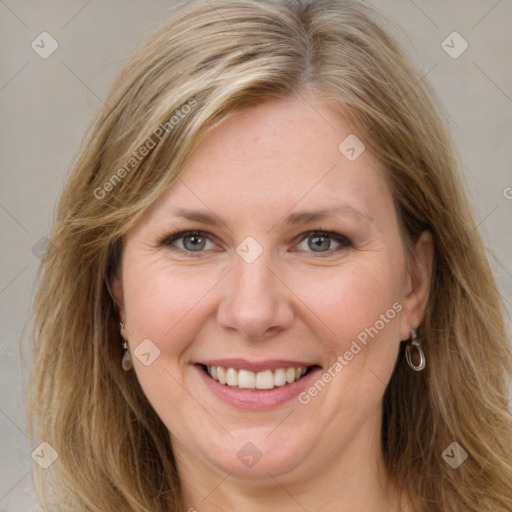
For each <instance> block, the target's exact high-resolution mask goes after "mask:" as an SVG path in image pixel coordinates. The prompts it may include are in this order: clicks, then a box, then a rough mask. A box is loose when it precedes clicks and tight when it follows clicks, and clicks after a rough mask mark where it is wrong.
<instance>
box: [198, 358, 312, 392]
mask: <svg viewBox="0 0 512 512" xmlns="http://www.w3.org/2000/svg"><path fill="white" fill-rule="evenodd" d="M200 366H201V367H202V368H203V371H204V372H205V373H206V374H207V375H209V376H210V377H211V378H212V379H213V380H215V381H217V382H218V383H220V384H223V385H225V386H227V387H231V388H235V389H240V390H244V391H258V390H266V391H268V390H272V389H274V388H278V387H284V386H288V385H290V384H293V383H294V382H297V381H298V380H300V379H302V378H303V377H304V375H306V374H308V373H309V372H310V371H312V370H313V369H314V368H318V366H317V365H314V366H308V367H306V366H299V367H295V368H276V369H274V370H263V371H260V372H253V371H251V370H244V369H236V368H227V367H224V366H207V365H204V364H201V365H200Z"/></svg>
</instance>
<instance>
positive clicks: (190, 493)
mask: <svg viewBox="0 0 512 512" xmlns="http://www.w3.org/2000/svg"><path fill="white" fill-rule="evenodd" d="M379 427H380V424H379ZM372 432H373V435H372ZM375 432H377V433H379V432H380V428H379V429H378V430H377V431H376V429H375V424H373V425H372V424H370V423H368V424H366V425H363V427H362V428H361V430H360V431H359V432H358V434H357V435H356V436H355V437H354V438H353V439H352V440H350V441H349V442H347V443H345V445H344V446H343V449H342V450H341V451H335V450H333V453H332V456H331V457H330V458H329V460H327V461H326V460H322V461H321V462H322V463H321V464H318V465H315V464H314V463H311V464H306V463H305V462H304V463H303V464H302V465H301V467H297V468H294V469H293V470H292V471H290V472H287V473H283V474H272V473H271V472H270V471H266V472H265V474H260V475H259V476H258V477H256V478H247V476H240V475H238V474H236V473H235V472H226V471H222V470H220V469H219V468H214V467H212V466H210V465H209V464H208V465H207V464H205V463H204V462H203V461H200V460H198V459H197V458H195V457H194V456H193V455H192V454H191V453H190V452H188V451H187V450H186V449H184V447H183V446H182V445H180V443H179V442H177V439H175V438H172V443H173V451H174V453H175V460H176V464H177V467H178V473H179V477H180V482H181V486H182V496H183V505H184V510H187V511H191V512H193V511H194V510H197V511H198V512H224V511H226V512H227V511H231V510H244V512H261V510H279V511H280V512H297V511H298V510H301V509H302V510H322V511H324V512H330V511H332V512H334V511H336V512H349V511H350V512H354V511H363V510H364V511H365V512H367V511H370V512H381V511H383V510H386V511H388V512H408V511H409V510H410V509H409V508H408V507H409V504H408V503H407V501H408V500H407V499H406V498H405V497H404V496H402V495H401V493H400V492H399V491H398V490H397V488H396V487H395V486H394V485H393V484H392V482H391V481H390V479H389V478H388V476H387V475H386V473H385V470H384V466H383V458H382V452H381V449H380V436H379V435H375ZM399 498H401V499H402V501H401V502H400V500H399Z"/></svg>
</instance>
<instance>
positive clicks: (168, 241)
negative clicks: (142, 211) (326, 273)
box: [158, 228, 354, 257]
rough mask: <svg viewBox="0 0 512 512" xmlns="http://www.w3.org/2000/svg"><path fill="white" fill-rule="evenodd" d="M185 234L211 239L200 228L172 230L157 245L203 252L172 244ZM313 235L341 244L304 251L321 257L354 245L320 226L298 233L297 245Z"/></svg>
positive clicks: (197, 252)
mask: <svg viewBox="0 0 512 512" xmlns="http://www.w3.org/2000/svg"><path fill="white" fill-rule="evenodd" d="M187 236H200V237H205V238H207V239H208V240H210V241H212V239H211V238H210V236H209V233H207V232H206V231H201V230H186V231H174V232H171V233H167V234H165V235H164V236H163V237H162V238H161V239H160V240H159V242H158V246H159V247H164V246H166V247H168V248H172V249H173V250H178V251H180V252H182V253H185V254H186V255H187V256H189V257H197V256H199V255H200V254H201V253H203V252H205V251H186V250H184V249H181V248H178V247H176V246H174V245H173V243H174V242H176V241H177V240H180V239H181V238H186V237H187ZM313 236H319V237H325V238H330V239H332V240H335V241H336V242H338V243H339V244H341V247H338V248H337V249H329V250H327V251H321V252H318V253H315V252H314V251H306V252H310V253H311V254H316V255H319V257H322V255H327V256H329V255H331V254H332V253H333V252H336V251H339V250H341V249H344V248H345V249H346V248H350V247H354V246H353V244H352V242H351V241H350V240H349V239H348V238H347V237H346V236H343V235H340V234H339V233H335V232H332V231H323V230H322V229H321V228H320V229H315V230H311V231H306V232H305V233H302V234H301V235H300V240H299V242H298V243H297V245H298V244H300V243H301V242H303V241H304V240H307V239H308V238H310V237H313Z"/></svg>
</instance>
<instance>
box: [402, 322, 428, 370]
mask: <svg viewBox="0 0 512 512" xmlns="http://www.w3.org/2000/svg"><path fill="white" fill-rule="evenodd" d="M411 345H412V346H413V347H414V348H415V349H416V351H417V352H418V354H419V356H420V362H419V364H418V365H415V364H414V363H413V362H412V358H411ZM405 358H406V359H407V363H408V364H409V366H410V367H411V368H412V369H413V370H414V371H416V372H419V371H421V370H423V368H425V362H426V361H425V354H424V353H423V350H422V349H421V343H420V342H419V341H418V331H417V330H416V329H411V341H410V343H408V344H407V345H406V347H405Z"/></svg>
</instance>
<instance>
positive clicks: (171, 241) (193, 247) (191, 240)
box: [160, 231, 213, 252]
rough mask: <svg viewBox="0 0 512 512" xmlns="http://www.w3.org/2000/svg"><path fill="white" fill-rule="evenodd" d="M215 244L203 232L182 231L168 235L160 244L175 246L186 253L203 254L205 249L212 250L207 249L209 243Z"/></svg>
mask: <svg viewBox="0 0 512 512" xmlns="http://www.w3.org/2000/svg"><path fill="white" fill-rule="evenodd" d="M208 242H209V243H210V244H213V242H212V241H211V240H210V239H209V238H208V237H207V236H206V235H205V233H204V232H203V231H181V232H179V233H173V234H170V235H166V236H165V237H164V239H163V240H162V241H161V242H160V244H161V245H165V246H175V247H176V248H177V249H181V250H182V251H185V252H201V251H203V249H211V248H212V247H207V243H208Z"/></svg>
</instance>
